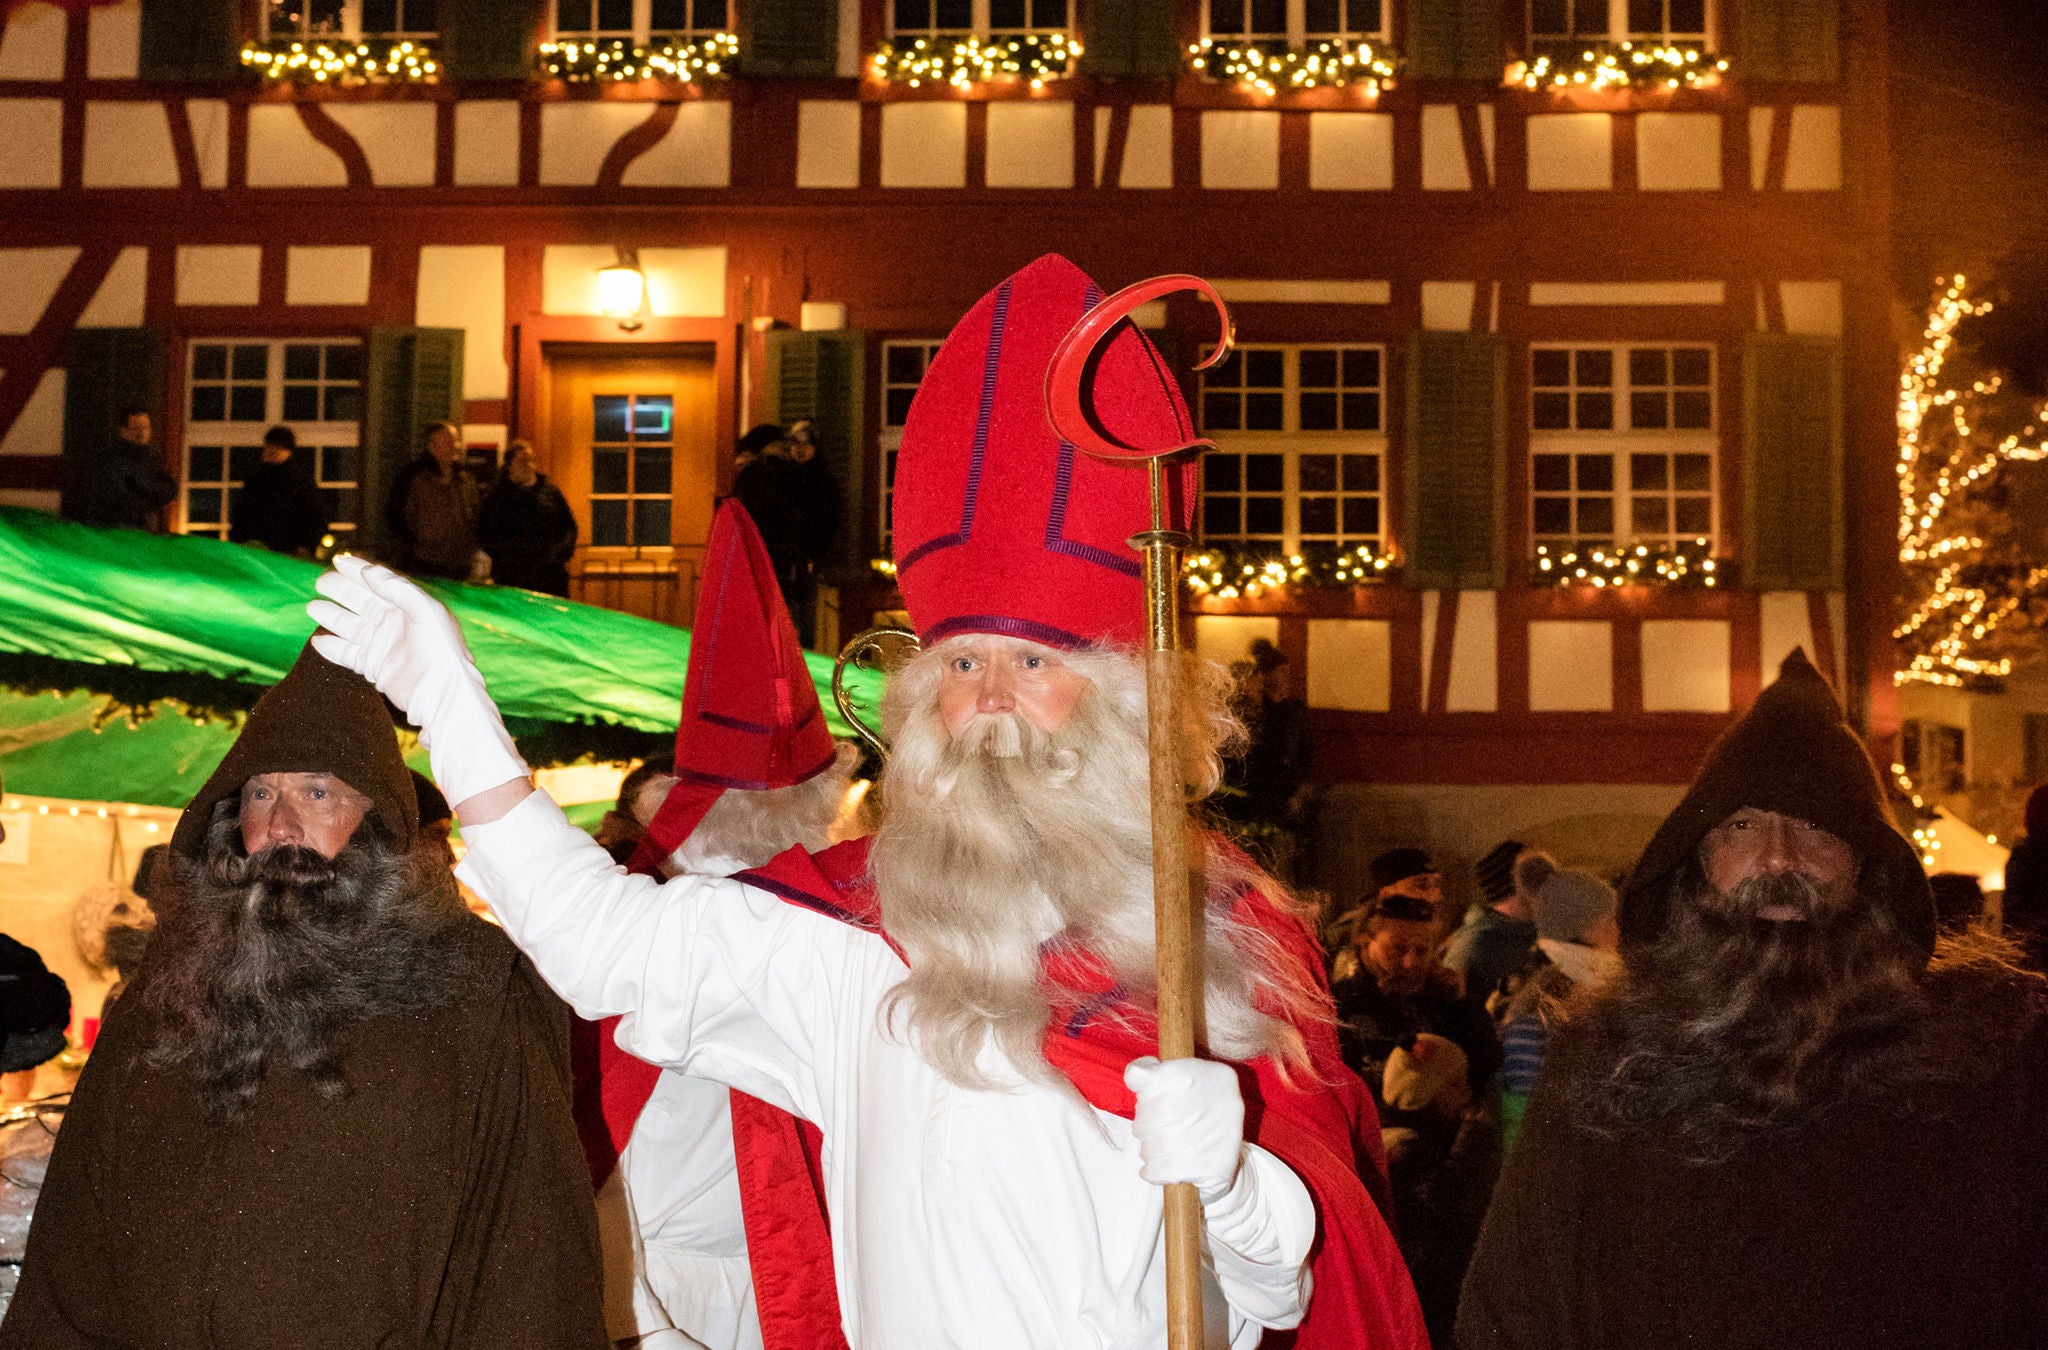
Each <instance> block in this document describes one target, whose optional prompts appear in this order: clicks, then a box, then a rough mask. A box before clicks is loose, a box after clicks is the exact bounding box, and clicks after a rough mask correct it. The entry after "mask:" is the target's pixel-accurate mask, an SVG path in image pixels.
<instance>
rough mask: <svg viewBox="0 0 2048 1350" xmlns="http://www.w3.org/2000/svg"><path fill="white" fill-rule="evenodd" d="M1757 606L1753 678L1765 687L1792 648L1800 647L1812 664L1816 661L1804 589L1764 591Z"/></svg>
mask: <svg viewBox="0 0 2048 1350" xmlns="http://www.w3.org/2000/svg"><path fill="white" fill-rule="evenodd" d="M1757 608H1758V623H1757V627H1758V630H1759V642H1758V650H1757V677H1758V679H1759V680H1760V681H1761V682H1762V687H1763V688H1766V689H1768V688H1770V687H1771V685H1772V684H1773V683H1775V682H1776V680H1777V678H1778V667H1779V665H1781V664H1782V663H1783V662H1784V660H1785V658H1786V657H1788V656H1790V655H1791V654H1792V650H1793V648H1795V647H1804V648H1805V649H1806V655H1807V657H1808V658H1809V659H1810V660H1812V661H1813V663H1814V665H1816V666H1818V665H1819V664H1820V658H1819V657H1818V655H1817V654H1816V653H1815V651H1814V642H1813V623H1812V620H1811V617H1810V615H1809V613H1808V610H1807V605H1806V592H1805V591H1766V592H1764V594H1763V596H1762V597H1761V599H1760V600H1759V601H1758V606H1757Z"/></svg>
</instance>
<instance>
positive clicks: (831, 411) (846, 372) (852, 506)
mask: <svg viewBox="0 0 2048 1350" xmlns="http://www.w3.org/2000/svg"><path fill="white" fill-rule="evenodd" d="M867 354H868V342H867V334H865V333H859V332H854V331H852V330H850V329H840V330H837V331H834V332H829V333H800V332H797V331H795V330H793V329H787V328H778V329H774V330H771V331H770V332H769V334H768V415H769V417H771V418H772V419H773V420H774V421H776V422H777V423H779V424H780V425H782V426H788V425H789V424H790V423H792V422H802V421H808V422H810V423H811V430H812V433H813V435H814V436H815V438H816V440H817V443H818V454H819V455H820V456H821V457H822V458H823V459H824V461H825V464H826V466H827V467H828V468H830V469H831V470H832V476H833V477H834V478H835V479H837V480H838V482H839V491H840V500H841V502H842V503H843V504H844V508H845V509H844V513H843V517H842V519H843V522H844V523H843V524H842V525H841V526H840V530H839V538H838V539H836V540H834V541H833V544H832V548H831V552H832V554H833V555H834V556H836V557H838V558H839V559H840V560H841V561H842V562H844V563H845V564H846V565H847V566H849V567H854V568H859V567H862V566H864V565H865V564H866V562H867V554H866V551H865V550H866V545H867V542H868V541H866V540H865V539H863V538H862V536H861V528H860V525H861V514H860V508H861V504H862V503H864V502H865V501H866V500H867V477H866V468H867V453H866V452H867V421H866V418H865V417H864V416H863V415H862V413H863V408H864V405H865V395H866V392H867Z"/></svg>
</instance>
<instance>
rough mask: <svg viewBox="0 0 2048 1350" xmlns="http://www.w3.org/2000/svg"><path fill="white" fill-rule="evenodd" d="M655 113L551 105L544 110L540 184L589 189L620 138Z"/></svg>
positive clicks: (639, 108) (638, 107)
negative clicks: (606, 157)
mask: <svg viewBox="0 0 2048 1350" xmlns="http://www.w3.org/2000/svg"><path fill="white" fill-rule="evenodd" d="M652 112H653V106H652V105H651V104H646V103H550V104H548V105H546V106H544V107H543V108H542V109H541V110H540V181H541V182H543V183H547V184H552V185H557V186H574V187H588V186H590V185H591V184H593V183H595V182H596V181H597V171H598V170H599V169H601V168H603V167H604V160H605V156H606V155H608V154H610V153H611V150H612V146H614V145H616V144H617V143H618V140H619V137H621V136H623V135H625V134H626V133H627V132H629V131H631V130H632V129H633V128H634V127H637V126H639V125H640V124H641V123H642V122H645V121H646V120H647V118H648V116H649V115H650V114H651V113H652Z"/></svg>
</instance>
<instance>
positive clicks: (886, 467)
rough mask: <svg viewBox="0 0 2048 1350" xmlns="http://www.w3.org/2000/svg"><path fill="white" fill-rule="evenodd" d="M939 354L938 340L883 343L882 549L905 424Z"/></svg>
mask: <svg viewBox="0 0 2048 1350" xmlns="http://www.w3.org/2000/svg"><path fill="white" fill-rule="evenodd" d="M938 353H939V343H938V341H937V340H936V339H930V338H918V339H913V340H911V341H908V342H884V343H883V344H882V435H881V444H882V551H883V552H884V553H886V552H888V551H889V548H890V535H891V533H892V531H891V529H890V518H889V512H890V509H891V507H892V506H893V504H894V499H895V492H896V453H897V451H899V450H901V449H902V448H903V425H904V423H906V422H908V421H909V420H910V401H911V400H912V399H914V398H916V397H917V387H918V386H919V385H920V384H922V383H924V373H925V372H926V371H927V370H929V369H931V364H932V358H933V357H934V356H936V355H938Z"/></svg>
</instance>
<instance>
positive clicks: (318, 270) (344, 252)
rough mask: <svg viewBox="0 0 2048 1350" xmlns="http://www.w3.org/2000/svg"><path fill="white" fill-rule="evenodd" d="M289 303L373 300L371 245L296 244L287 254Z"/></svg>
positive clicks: (340, 302) (362, 303) (286, 280)
mask: <svg viewBox="0 0 2048 1350" xmlns="http://www.w3.org/2000/svg"><path fill="white" fill-rule="evenodd" d="M284 302H285V303H286V304H287V305H367V304H369V303H370V246H369V245H368V244H332V245H303V244H294V245H292V246H291V247H290V248H287V249H286V250H285V253H284Z"/></svg>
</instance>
